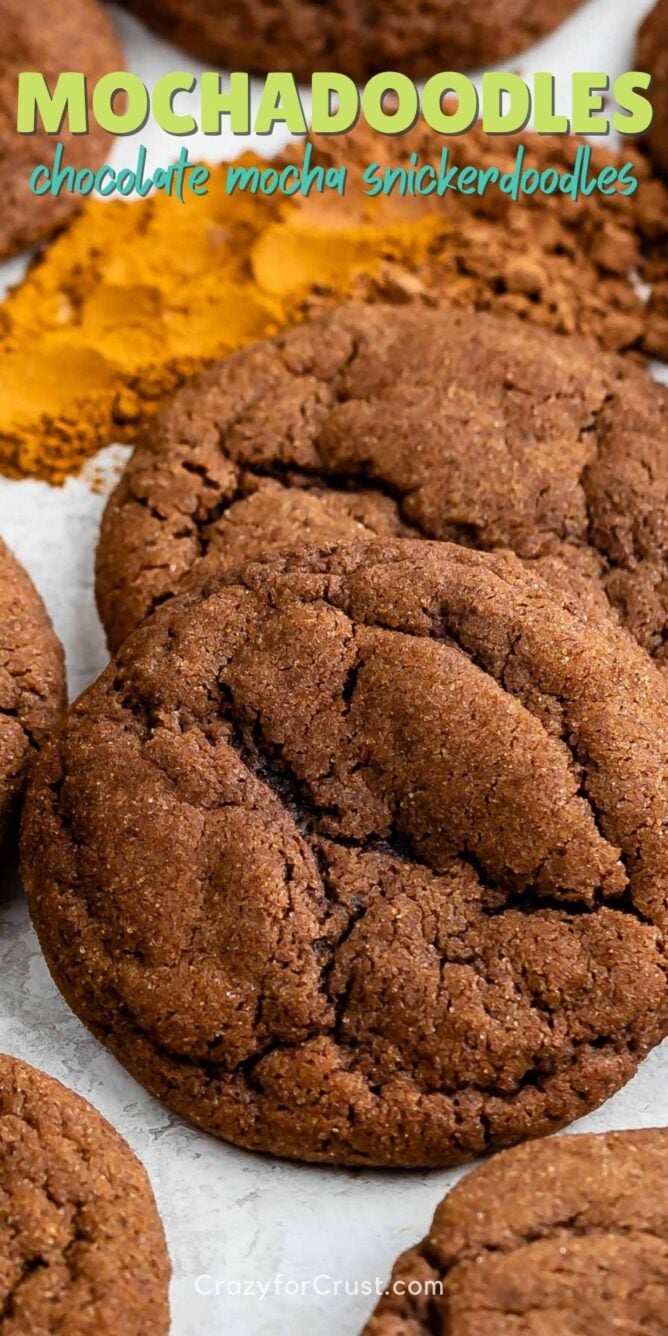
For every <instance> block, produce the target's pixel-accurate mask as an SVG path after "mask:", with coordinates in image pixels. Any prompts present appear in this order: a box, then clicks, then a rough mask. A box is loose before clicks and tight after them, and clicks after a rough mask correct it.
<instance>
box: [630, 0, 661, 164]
mask: <svg viewBox="0 0 668 1336" xmlns="http://www.w3.org/2000/svg"><path fill="white" fill-rule="evenodd" d="M636 69H638V70H646V71H648V72H649V73H650V74H651V76H652V87H651V100H652V107H653V109H654V118H653V121H652V125H651V127H650V129H649V131H648V133H647V137H646V138H647V147H648V148H649V152H650V154H651V157H652V160H653V162H654V164H655V166H656V167H657V168H658V169H659V171H660V172H661V173H662V174H663V176H666V177H668V0H658V4H656V5H655V6H654V9H652V10H650V12H649V14H648V15H647V18H646V19H645V22H644V23H643V24H642V27H641V29H640V32H639V34H638V45H637V49H636Z"/></svg>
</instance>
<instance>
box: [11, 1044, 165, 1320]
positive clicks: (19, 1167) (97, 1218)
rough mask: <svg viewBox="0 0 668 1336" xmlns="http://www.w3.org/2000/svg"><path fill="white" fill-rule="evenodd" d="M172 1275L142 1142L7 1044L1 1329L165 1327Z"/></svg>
mask: <svg viewBox="0 0 668 1336" xmlns="http://www.w3.org/2000/svg"><path fill="white" fill-rule="evenodd" d="M169 1274H170V1266H169V1259H168V1256H167V1248H166V1244H165V1236H164V1233H163V1229H162V1224H161V1222H160V1217H159V1215H158V1212H157V1209H156V1204H155V1200H154V1198H153V1193H152V1191H151V1185H150V1183H149V1181H148V1178H147V1176H146V1172H145V1170H144V1168H143V1167H142V1165H141V1164H140V1163H139V1160H138V1159H137V1158H136V1157H135V1155H133V1153H132V1151H131V1150H130V1147H129V1146H128V1145H127V1144H126V1142H125V1141H123V1139H122V1137H120V1136H119V1134H118V1132H116V1131H114V1128H113V1127H111V1126H110V1124H109V1123H108V1122H107V1121H106V1120H105V1119H104V1118H102V1116H101V1115H100V1114H99V1113H98V1112H97V1110H96V1109H94V1108H93V1107H92V1105H91V1104H88V1102H87V1101H86V1100H85V1099H81V1097H80V1096H79V1095H75V1094H74V1093H73V1092H72V1091H71V1090H67V1089H66V1088H65V1086H62V1085H61V1084H60V1082H59V1081H54V1080H53V1079H52V1078H51V1077H50V1076H46V1075H45V1074H44V1072H40V1071H37V1070H36V1069H35V1068H34V1067H29V1066H28V1065H27V1064H26V1063H25V1062H19V1061H18V1059H16V1058H10V1057H6V1056H5V1055H0V1331H2V1332H3V1333H7V1336H9V1333H12V1336H21V1333H25V1336H28V1333H34V1334H36V1333H44V1334H45V1336H46V1333H48V1332H63V1333H65V1332H67V1336H99V1334H100V1333H102V1332H104V1333H105V1336H159V1334H160V1333H163V1332H167V1331H168V1328H169V1308H168V1285H169Z"/></svg>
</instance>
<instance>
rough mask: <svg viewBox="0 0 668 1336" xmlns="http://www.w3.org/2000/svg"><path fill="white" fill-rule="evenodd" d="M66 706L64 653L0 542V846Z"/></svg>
mask: <svg viewBox="0 0 668 1336" xmlns="http://www.w3.org/2000/svg"><path fill="white" fill-rule="evenodd" d="M64 704H65V668H64V662H63V652H62V649H61V647H60V644H59V643H58V640H57V639H56V636H55V633H54V631H53V627H52V626H51V622H50V620H49V615H48V613H47V611H46V608H45V607H44V604H43V603H42V600H41V598H40V596H39V594H38V593H37V590H36V589H35V588H34V586H33V584H32V582H31V580H30V578H29V576H28V575H27V574H26V572H25V571H24V569H23V567H22V566H20V565H19V563H18V561H17V560H16V558H15V557H14V556H12V553H11V552H10V551H9V549H8V548H7V547H5V544H4V543H3V542H2V541H0V844H2V841H3V840H4V838H5V836H6V835H7V833H8V831H9V829H10V827H11V825H12V821H13V817H14V815H15V811H16V807H17V804H18V801H19V799H20V797H21V794H22V793H23V789H24V788H25V784H26V781H27V779H28V774H29V771H30V766H31V764H32V761H33V759H34V756H35V753H36V751H37V749H38V748H39V747H40V746H41V744H42V743H43V742H44V739H45V738H46V737H47V736H48V734H49V733H50V731H51V729H52V728H53V727H54V725H55V723H56V721H57V719H58V717H59V715H60V713H61V712H62V710H63V707H64Z"/></svg>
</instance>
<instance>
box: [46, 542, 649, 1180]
mask: <svg viewBox="0 0 668 1336" xmlns="http://www.w3.org/2000/svg"><path fill="white" fill-rule="evenodd" d="M667 691H668V685H667V684H666V682H665V679H664V677H663V676H662V675H661V674H660V673H658V672H657V670H656V669H655V667H654V666H653V664H652V663H651V661H650V660H649V658H648V657H647V655H645V654H644V653H643V651H641V650H640V649H639V648H638V647H637V646H636V645H635V644H634V643H633V642H632V641H631V640H630V638H629V637H627V636H626V634H625V633H624V632H622V631H620V630H618V629H616V628H615V627H614V626H612V624H610V623H609V622H608V621H607V620H603V619H601V620H599V621H598V622H596V621H592V620H588V619H587V617H586V616H585V615H584V614H583V613H582V612H581V611H579V610H578V606H577V604H576V603H575V602H572V603H569V601H568V600H567V599H561V601H560V600H559V599H558V598H557V597H556V596H555V595H553V594H552V593H551V592H550V591H549V589H548V588H547V586H546V585H545V583H544V582H543V581H542V580H540V579H537V578H534V577H532V576H530V575H528V574H527V572H526V571H525V570H524V568H523V567H522V566H521V565H520V563H519V562H518V560H517V558H515V557H514V556H512V555H506V556H502V555H487V554H481V553H478V552H472V551H467V550H466V549H464V548H461V547H456V546H454V545H449V544H438V543H426V542H411V541H406V540H404V541H399V542H389V541H381V542H376V543H363V544H356V545H355V544H353V545H343V546H340V547H338V548H336V547H335V548H333V549H324V550H318V549H304V550H303V551H302V552H301V553H296V554H292V555H285V556H283V557H281V558H275V559H273V560H270V561H267V562H266V563H256V564H251V565H250V566H247V567H245V568H243V570H242V571H241V573H239V572H236V573H235V572H229V573H227V574H224V575H223V576H222V577H221V579H220V580H219V581H216V582H213V583H212V584H211V586H210V587H208V588H207V589H205V590H204V591H200V592H199V593H193V594H190V595H186V596H184V597H182V598H181V599H173V600H172V601H171V602H170V603H168V604H167V606H165V607H163V608H161V609H159V611H158V612H156V614H155V615H154V616H153V617H152V618H150V619H149V620H148V621H147V622H146V623H145V625H144V626H143V627H141V628H140V629H139V630H138V631H136V632H135V633H134V635H133V636H131V637H130V638H129V639H128V640H127V641H126V643H125V645H124V646H123V648H122V650H121V651H120V653H119V655H118V656H117V658H116V659H115V661H114V662H113V663H112V664H111V665H110V667H109V668H108V669H107V671H106V672H105V673H103V675H102V677H101V678H100V679H99V680H98V681H97V683H96V684H95V685H93V686H92V687H91V688H90V689H89V690H88V691H87V692H85V693H84V695H83V696H82V697H81V698H80V700H79V702H78V703H77V704H76V705H75V706H74V707H73V708H72V709H71V711H70V713H69V716H68V720H67V724H66V727H65V729H64V731H63V732H62V734H61V735H60V736H59V737H58V738H57V739H55V740H54V741H53V742H52V744H51V746H50V747H49V748H48V749H47V751H46V753H45V754H44V755H43V757H42V758H41V759H40V762H39V768H38V774H37V778H36V781H35V783H34V784H33V785H32V786H31V792H30V796H29V801H28V806H27V809H26V814H25V819H24V828H23V870H24V877H25V881H26V886H27V891H28V896H29V903H30V908H31V913H32V917H33V921H34V923H35V927H36V929H37V932H38V935H39V938H40V941H41V944H42V947H43V950H44V952H45V955H46V958H47V961H48V964H49V967H50V969H51V971H52V973H53V976H54V978H55V980H56V983H57V984H58V986H59V988H60V989H61V991H62V992H63V994H64V996H65V998H66V1000H67V1001H68V1003H69V1004H70V1006H72V1007H73V1009H74V1010H75V1011H76V1012H77V1014H78V1015H79V1016H80V1017H81V1018H82V1020H83V1021H84V1022H85V1023H86V1024H87V1025H88V1026H89V1027H90V1028H91V1029H92V1030H93V1032H94V1033H95V1034H96V1035H97V1036H98V1037H99V1038H100V1039H101V1040H102V1042H103V1043H105V1044H107V1045H108V1046H109V1047H110V1048H111V1049H112V1051H113V1052H114V1053H115V1054H116V1056H117V1057H118V1058H119V1059H120V1061H121V1062H123V1063H124V1064H125V1065H126V1066H127V1067H128V1069H129V1070H130V1071H131V1072H132V1073H133V1074H134V1075H135V1076H136V1077H137V1078H138V1079H139V1080H140V1081H141V1082H143V1083H144V1084H145V1085H146V1087H147V1088H148V1089H149V1090H150V1091H152V1092H153V1093H154V1094H156V1095H157V1096H159V1097H160V1098H162V1099H163V1100H165V1101H166V1102H167V1103H168V1104H169V1105H170V1106H171V1107H172V1108H174V1109H175V1110H177V1111H178V1112H179V1113H180V1114H182V1115H183V1116H184V1117H186V1118H189V1119H191V1120H192V1121H193V1122H195V1123H197V1124H199V1125H200V1126H201V1127H203V1128H206V1129H207V1130H209V1131H211V1132H213V1133H215V1134H216V1135H219V1136H221V1137H224V1138H227V1139H229V1140H231V1141H234V1142H236V1143H238V1144H240V1145H244V1146H248V1147H252V1148H255V1149H262V1150H265V1151H270V1152H273V1153H275V1154H279V1155H285V1156H291V1157H294V1158H298V1159H304V1160H314V1161H317V1160H320V1161H327V1160H329V1161H336V1162H341V1163H349V1164H355V1163H367V1164H386V1165H409V1166H410V1165H430V1164H433V1165H436V1164H450V1163H455V1162H457V1161H460V1160H464V1159H466V1158H467V1157H469V1156H472V1155H476V1154H478V1153H480V1152H481V1151H484V1150H488V1149H490V1148H491V1147H495V1146H502V1145H506V1144H510V1143H512V1142H514V1141H517V1140H519V1139H522V1138H524V1137H527V1136H530V1135H535V1134H541V1133H545V1132H547V1131H549V1130H552V1129H554V1128H555V1127H557V1126H559V1125H561V1124H564V1123H567V1122H569V1121H571V1120H572V1119H574V1118H576V1117H579V1116H580V1115H581V1114H583V1113H584V1112H585V1111H586V1110H587V1109H590V1108H592V1107H593V1106H595V1105H597V1104H599V1103H600V1102H601V1101H602V1100H604V1099H605V1098H607V1097H608V1096H609V1095H610V1094H611V1093H612V1092H613V1091H614V1090H615V1089H617V1088H618V1087H619V1086H621V1085H622V1084H623V1083H624V1082H625V1081H626V1080H628V1078H629V1077H630V1076H631V1075H632V1073H633V1072H634V1071H635V1069H636V1066H637V1064H638V1061H639V1060H640V1058H641V1057H642V1056H643V1055H644V1054H645V1053H646V1052H647V1051H648V1049H649V1048H650V1047H651V1046H652V1045H653V1044H655V1043H657V1042H658V1040H659V1039H660V1038H662V1036H663V1035H664V1034H665V1031H666V1020H667V1014H668V1003H667V996H668V994H667V992H666V962H665V955H664V943H663V933H664V929H665V921H666V885H667V878H668V846H667V844H666V840H665V828H666V821H667V820H668V708H667V706H668V695H667Z"/></svg>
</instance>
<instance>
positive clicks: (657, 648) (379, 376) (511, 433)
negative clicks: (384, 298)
mask: <svg viewBox="0 0 668 1336" xmlns="http://www.w3.org/2000/svg"><path fill="white" fill-rule="evenodd" d="M667 514H668V390H666V389H665V388H664V387H663V386H660V385H657V384H656V383H655V382H653V381H652V380H650V378H649V377H648V376H647V375H646V374H645V373H644V372H643V371H641V370H640V369H638V368H637V367H635V366H632V365H631V364H629V363H627V362H624V361H622V360H619V359H617V358H615V357H613V356H609V355H607V354H605V353H602V352H601V351H600V350H599V349H596V348H594V347H593V346H590V345H589V344H587V343H584V342H581V341H580V340H578V339H575V338H569V339H564V338H561V337H559V336H558V335H554V334H550V333H547V332H544V331H541V330H537V329H533V328H529V327H527V326H526V325H525V324H523V323H522V322H520V321H514V320H508V319H506V320H499V319H498V318H496V317H494V316H488V315H485V314H481V313H470V312H456V313H455V312H448V313H443V312H429V311H424V310H416V309H414V308H407V309H405V310H397V309H396V308H392V309H389V308H385V307H365V308H356V307H349V308H343V309H341V310H338V311H336V312H334V313H333V314H330V315H327V316H324V317H322V318H320V319H318V320H315V321H313V322H312V323H310V324H307V325H303V326H301V327H300V328H298V329H295V330H292V331H290V332H289V333H287V334H284V335H282V336H280V337H279V338H277V339H276V340H274V341H272V342H268V343H262V344H257V345H255V346H254V347H252V348H249V349H247V350H245V351H243V352H241V353H239V354H237V355H236V356H234V357H231V358H229V359H228V360H227V361H225V362H222V363H220V364H218V365H217V366H215V367H213V368H212V369H211V370H210V371H209V372H207V373H206V374H205V375H204V376H203V377H201V378H200V379H199V380H196V381H194V382H193V383H192V384H190V385H188V386H187V387H186V388H185V389H184V390H182V391H181V393H180V394H178V395H177V396H176V398H175V399H174V401H173V403H172V404H171V406H170V407H169V408H168V409H167V410H166V411H165V412H164V413H163V414H162V416H161V417H160V418H159V419H158V422H157V424H154V425H153V427H152V428H151V429H150V436H149V438H148V439H147V440H146V442H145V443H144V444H143V445H142V446H140V447H139V448H138V449H137V450H136V451H135V453H134V455H133V457H132V458H131V460H130V462H129V464H128V466H127V468H126V470H125V473H124V474H123V477H122V478H121V481H120V483H119V484H118V487H117V488H116V490H115V492H114V494H113V495H112V497H111V498H110V501H109V503H108V506H107V510H106V513H105V516H104V520H103V524H102V534H101V540H100V546H99V550H98V558H97V596H98V605H99V608H100V615H101V618H102V621H103V623H104V626H105V628H106V631H107V635H108V638H109V642H110V645H111V646H112V648H117V647H118V645H119V644H120V643H121V642H122V640H123V639H124V637H125V636H126V635H127V634H128V633H129V632H130V631H131V630H132V629H133V628H134V627H135V626H136V625H137V624H138V623H139V622H140V621H141V620H142V618H143V617H144V616H146V614H147V613H148V612H149V611H151V610H152V609H153V608H154V607H156V606H157V605H158V604H160V603H162V602H164V601H165V600H166V599H167V598H169V597H171V596H172V595H173V594H174V593H175V592H178V591H179V589H182V588H183V583H184V581H188V580H189V579H194V580H201V579H202V578H204V576H205V575H206V573H207V571H210V570H213V571H215V570H216V569H217V568H219V567H220V566H222V565H230V566H233V565H238V564H239V563H241V562H243V561H248V560H251V559H255V558H256V557H258V556H260V555H263V554H264V553H265V552H266V551H267V550H269V549H270V548H272V549H277V548H280V547H284V546H287V545H289V544H294V543H295V542H309V543H312V542H315V543H327V542H330V541H332V540H346V541H348V540H350V541H355V540H356V539H360V538H364V537H369V538H373V537H375V536H381V537H423V538H437V539H442V540H446V541H451V542H456V543H461V544H463V545H465V546H467V547H471V548H478V549H485V550H493V549H505V548H509V549H512V550H513V551H514V552H515V553H517V555H518V556H520V557H521V558H522V559H523V560H525V561H526V562H527V563H528V564H529V565H531V566H534V567H535V568H536V569H537V570H538V571H539V572H540V573H541V574H542V575H543V577H544V578H546V579H547V580H548V581H549V582H551V583H552V584H554V585H556V587H557V588H562V589H563V588H567V589H571V590H572V591H573V592H576V593H578V595H579V596H580V597H581V598H582V599H583V602H584V603H585V604H586V606H588V607H589V608H590V610H591V613H592V615H600V611H601V610H602V609H605V610H609V609H611V608H612V609H613V610H614V615H615V616H616V617H619V618H621V620H622V622H623V623H624V624H625V625H626V626H627V627H628V629H629V630H630V631H631V632H632V634H633V635H634V637H635V638H636V639H637V640H638V641H639V642H640V644H642V645H643V646H644V647H645V648H646V649H647V650H648V651H649V652H650V654H652V655H654V656H655V657H656V658H657V660H658V661H659V662H663V661H664V659H665V658H666V657H667V656H668V651H667V650H666V637H667V635H668V565H667V556H668V520H667V519H666V515H667Z"/></svg>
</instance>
